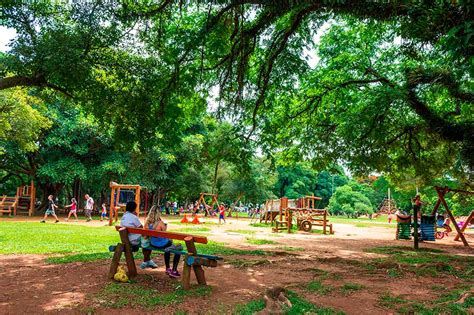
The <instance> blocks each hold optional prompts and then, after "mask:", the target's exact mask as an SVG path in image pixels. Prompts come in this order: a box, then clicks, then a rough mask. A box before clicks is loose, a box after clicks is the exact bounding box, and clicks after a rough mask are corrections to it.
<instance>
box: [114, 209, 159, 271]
mask: <svg viewBox="0 0 474 315" xmlns="http://www.w3.org/2000/svg"><path fill="white" fill-rule="evenodd" d="M136 209H137V204H136V203H135V201H129V202H127V205H126V207H125V213H124V214H123V216H122V219H121V220H120V226H123V227H134V228H141V227H143V225H142V223H141V222H140V219H139V218H138V217H137V215H136V212H135V211H136ZM128 240H129V241H130V245H132V250H133V251H136V250H138V249H139V248H140V246H141V247H146V246H143V245H142V237H141V235H140V234H133V233H129V234H128ZM142 251H143V257H144V260H143V262H142V263H141V264H140V268H141V269H145V268H158V266H157V265H156V264H155V262H154V261H153V260H150V256H151V250H146V249H144V248H143V249H142Z"/></svg>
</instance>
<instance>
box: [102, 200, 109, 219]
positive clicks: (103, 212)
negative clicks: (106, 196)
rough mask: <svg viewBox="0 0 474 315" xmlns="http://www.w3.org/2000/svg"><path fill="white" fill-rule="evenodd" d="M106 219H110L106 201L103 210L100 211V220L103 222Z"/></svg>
mask: <svg viewBox="0 0 474 315" xmlns="http://www.w3.org/2000/svg"><path fill="white" fill-rule="evenodd" d="M104 219H106V220H108V218H107V208H106V207H105V203H103V204H102V212H101V213H100V222H102V221H103V220H104Z"/></svg>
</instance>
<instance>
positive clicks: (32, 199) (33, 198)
mask: <svg viewBox="0 0 474 315" xmlns="http://www.w3.org/2000/svg"><path fill="white" fill-rule="evenodd" d="M35 201H36V187H35V183H34V182H33V180H31V192H30V209H29V210H28V216H29V217H31V216H32V215H33V212H34V211H35Z"/></svg>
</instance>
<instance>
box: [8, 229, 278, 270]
mask: <svg viewBox="0 0 474 315" xmlns="http://www.w3.org/2000/svg"><path fill="white" fill-rule="evenodd" d="M196 229H198V230H199V229H201V230H202V229H204V227H199V228H196ZM118 240H119V237H118V233H117V232H116V231H115V228H114V227H109V226H103V227H91V226H81V225H66V224H52V223H46V224H45V223H39V222H38V223H36V222H8V221H6V222H0V254H51V255H52V257H49V258H48V259H47V262H49V263H70V262H75V261H94V260H98V259H106V258H109V257H111V253H109V252H108V247H109V246H110V245H113V244H117V242H118ZM196 247H197V249H198V251H199V253H201V254H208V255H219V256H229V255H254V256H265V255H269V253H268V252H266V251H263V250H247V249H245V250H243V249H235V248H230V247H227V246H226V244H224V243H219V242H214V241H209V242H208V244H197V245H196ZM55 254H58V255H55ZM60 254H63V255H60ZM137 258H141V254H140V253H138V254H137Z"/></svg>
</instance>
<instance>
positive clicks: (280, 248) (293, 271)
mask: <svg viewBox="0 0 474 315" xmlns="http://www.w3.org/2000/svg"><path fill="white" fill-rule="evenodd" d="M34 219H37V218H34ZM8 220H12V219H8ZM30 220H32V219H30ZM173 220H174V218H171V219H170V230H173V229H182V228H183V227H186V226H183V225H178V224H175V223H173ZM212 220H213V219H211V220H209V221H208V222H213V221H212ZM228 221H229V222H228V224H226V225H221V226H218V225H215V224H203V225H202V226H201V227H207V228H209V229H210V231H207V232H206V233H207V234H208V237H209V238H210V239H212V240H215V241H219V242H224V243H226V244H228V245H229V246H231V247H237V248H243V249H256V248H258V249H264V250H269V251H275V252H277V254H275V255H273V256H264V257H256V256H233V257H225V258H226V261H224V263H223V264H221V265H220V266H219V267H217V268H213V269H208V270H207V272H206V277H207V280H208V284H209V285H210V286H211V287H212V294H211V295H210V296H204V297H199V298H197V297H186V298H185V299H184V300H183V301H182V302H181V303H180V304H179V306H178V307H177V306H176V305H171V306H163V307H156V308H155V309H153V310H148V309H142V310H140V312H141V313H145V314H147V313H150V314H151V313H155V314H156V313H157V311H160V312H162V313H164V314H173V313H174V312H175V311H176V310H178V309H179V310H182V311H185V312H187V313H189V314H208V313H212V314H230V313H232V309H233V308H234V306H235V305H236V304H239V303H242V302H245V301H249V300H252V299H256V298H259V297H260V296H261V294H262V292H263V291H264V289H265V288H266V287H269V286H284V287H287V288H289V289H291V290H295V291H296V292H298V293H299V294H300V295H301V296H304V297H305V298H306V299H307V300H309V301H311V302H313V303H315V304H317V305H320V306H325V307H331V308H334V309H335V310H340V311H343V312H345V313H347V314H390V313H392V312H393V311H391V310H390V309H387V308H386V307H383V306H381V305H380V303H379V298H380V295H381V294H384V292H387V293H389V294H391V295H395V296H410V298H414V299H416V300H421V301H423V300H430V299H432V298H433V296H432V293H431V291H430V289H429V288H431V287H433V286H436V285H439V280H438V279H433V278H429V277H412V278H406V277H404V278H388V277H387V275H386V274H381V273H380V272H377V271H369V270H366V269H363V268H362V267H361V266H360V265H357V266H355V265H353V264H352V263H351V262H353V261H354V260H362V261H363V260H364V259H368V258H375V257H377V256H378V254H374V253H368V252H367V251H366V249H368V248H371V247H375V246H391V245H395V246H400V245H404V246H410V245H411V243H409V242H401V241H395V240H393V238H394V232H395V230H394V229H390V228H384V227H369V228H358V227H355V226H354V225H351V224H335V227H334V228H335V231H336V234H335V235H320V234H314V233H313V234H309V233H294V234H286V233H281V234H274V233H271V230H270V228H265V227H251V226H249V220H244V219H239V220H228ZM60 224H84V225H86V224H87V225H94V226H101V225H105V224H104V223H100V222H89V223H86V222H78V223H76V222H72V223H60ZM249 231H251V232H249ZM248 238H250V239H266V240H272V241H275V242H276V243H277V244H272V245H252V244H249V243H248V242H247V239H248ZM422 246H423V247H433V248H437V249H442V250H445V251H447V252H449V253H453V254H460V255H474V252H473V251H472V250H471V249H467V248H464V247H463V246H460V244H459V243H456V242H453V241H452V237H451V238H450V239H448V240H443V241H442V242H437V244H423V245H422ZM45 258H46V256H42V255H0V292H1V293H0V314H19V313H31V314H35V313H59V312H60V313H62V314H63V313H66V314H68V313H71V314H79V313H88V312H94V313H99V314H101V313H104V314H105V313H107V314H110V313H120V314H128V313H135V314H136V310H132V309H129V308H127V307H125V308H121V309H110V308H107V307H104V306H103V304H101V303H99V302H98V300H97V295H98V294H99V293H100V292H101V291H102V290H103V289H104V288H105V287H106V286H107V284H108V283H110V281H109V280H108V279H107V278H106V274H107V271H108V264H109V261H108V260H106V261H97V262H93V263H71V264H63V265H52V264H46V263H45V262H44V259H45ZM159 259H161V258H157V260H159ZM233 260H234V261H235V260H240V261H244V262H245V261H255V260H262V261H263V263H262V264H256V265H254V266H247V267H245V266H244V267H240V268H239V267H236V266H235V264H230V263H231V262H232V261H233ZM138 263H139V262H138V261H137V264H138ZM321 272H324V273H326V274H327V275H329V276H327V277H324V278H321V277H319V276H320V275H321ZM139 273H140V275H139V277H138V278H137V279H136V281H137V282H138V283H146V284H147V285H150V286H154V287H155V288H158V289H159V288H166V290H173V288H175V287H176V286H177V285H178V282H177V281H176V280H175V279H170V278H169V277H167V276H166V275H165V274H164V272H163V270H162V269H158V270H147V271H140V272H139ZM150 279H151V280H150ZM314 279H322V280H321V282H322V283H323V285H324V286H326V287H328V288H330V290H329V292H328V293H327V294H325V295H321V294H318V293H317V292H313V293H311V292H308V291H306V290H304V286H305V285H306V284H307V283H308V282H310V281H312V280H314ZM193 281H194V279H193ZM456 281H457V280H456V279H454V278H453V279H445V280H444V284H445V286H446V289H450V288H453V287H454V285H455V284H456ZM347 283H351V284H359V285H360V286H361V287H362V288H363V289H361V290H358V291H356V292H350V293H347V292H343V291H341V288H342V287H343V285H344V284H347Z"/></svg>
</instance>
